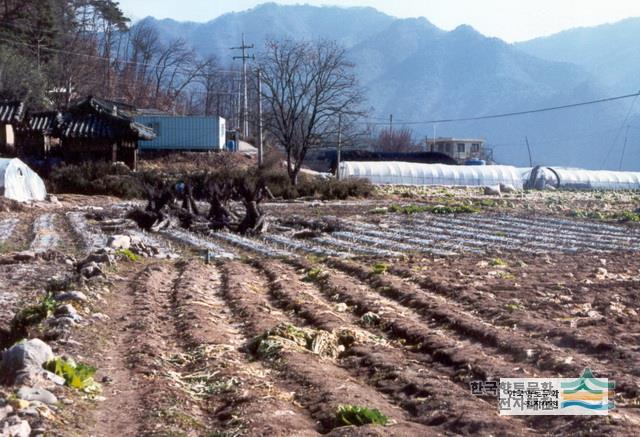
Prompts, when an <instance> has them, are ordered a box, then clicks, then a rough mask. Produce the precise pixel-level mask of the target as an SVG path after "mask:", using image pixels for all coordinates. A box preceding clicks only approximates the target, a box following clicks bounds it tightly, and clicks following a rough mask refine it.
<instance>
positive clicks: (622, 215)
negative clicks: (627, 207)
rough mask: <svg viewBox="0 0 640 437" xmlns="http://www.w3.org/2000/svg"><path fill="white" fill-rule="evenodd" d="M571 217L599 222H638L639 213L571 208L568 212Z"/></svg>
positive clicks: (639, 219)
mask: <svg viewBox="0 0 640 437" xmlns="http://www.w3.org/2000/svg"><path fill="white" fill-rule="evenodd" d="M569 215H570V216H571V217H575V218H581V219H590V220H597V221H601V222H618V223H628V222H632V223H638V222H640V213H639V212H638V211H615V212H609V211H584V210H573V211H571V212H570V214H569Z"/></svg>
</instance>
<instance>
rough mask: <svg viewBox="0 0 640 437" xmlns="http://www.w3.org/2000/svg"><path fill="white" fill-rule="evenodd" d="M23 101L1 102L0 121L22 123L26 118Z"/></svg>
mask: <svg viewBox="0 0 640 437" xmlns="http://www.w3.org/2000/svg"><path fill="white" fill-rule="evenodd" d="M24 112H25V110H24V103H23V102H17V101H16V102H0V123H3V124H11V123H20V122H22V120H23V118H24Z"/></svg>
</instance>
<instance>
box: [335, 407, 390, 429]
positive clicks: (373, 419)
mask: <svg viewBox="0 0 640 437" xmlns="http://www.w3.org/2000/svg"><path fill="white" fill-rule="evenodd" d="M336 420H337V421H338V423H339V424H340V426H351V425H355V426H362V425H367V424H370V423H371V424H374V425H382V426H384V425H386V424H387V423H389V417H387V416H385V415H384V414H382V413H381V412H380V410H377V409H370V408H367V407H358V406H356V405H339V406H338V411H337V412H336Z"/></svg>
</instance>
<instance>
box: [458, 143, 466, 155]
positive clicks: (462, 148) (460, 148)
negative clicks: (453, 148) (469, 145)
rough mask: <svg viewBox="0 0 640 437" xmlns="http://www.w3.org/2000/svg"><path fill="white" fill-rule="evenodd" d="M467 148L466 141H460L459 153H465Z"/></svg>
mask: <svg viewBox="0 0 640 437" xmlns="http://www.w3.org/2000/svg"><path fill="white" fill-rule="evenodd" d="M465 149H466V148H465V144H464V143H458V153H464V152H465Z"/></svg>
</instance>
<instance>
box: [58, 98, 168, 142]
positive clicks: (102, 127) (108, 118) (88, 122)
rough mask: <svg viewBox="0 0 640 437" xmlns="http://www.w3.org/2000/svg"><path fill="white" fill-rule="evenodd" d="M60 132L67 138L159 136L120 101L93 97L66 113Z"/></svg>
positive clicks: (136, 138) (143, 137) (149, 137)
mask: <svg viewBox="0 0 640 437" xmlns="http://www.w3.org/2000/svg"><path fill="white" fill-rule="evenodd" d="M127 106H128V105H127ZM60 133H61V136H62V137H67V138H104V139H113V140H115V139H119V138H128V139H134V140H147V141H150V140H153V139H154V138H155V137H156V134H155V132H154V131H153V129H151V128H150V127H147V126H144V125H142V124H140V123H136V122H135V121H133V119H132V118H131V115H130V112H129V111H127V110H124V109H122V108H121V106H120V104H118V103H117V102H111V101H108V100H103V99H98V98H96V97H93V96H89V97H88V98H87V99H85V100H83V101H81V102H80V103H78V104H76V105H75V106H73V107H71V108H69V110H68V112H65V113H64V114H63V116H62V123H61V126H60Z"/></svg>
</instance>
